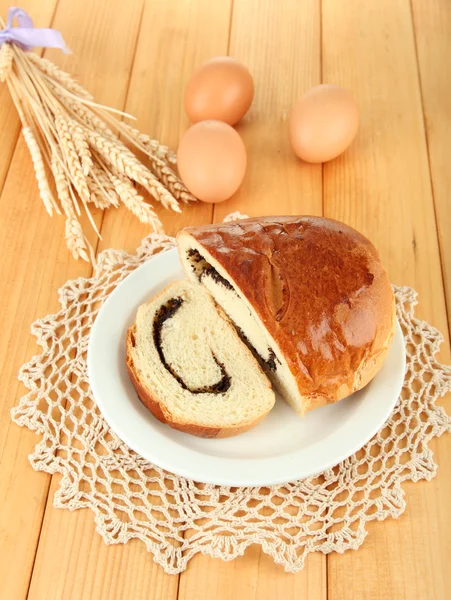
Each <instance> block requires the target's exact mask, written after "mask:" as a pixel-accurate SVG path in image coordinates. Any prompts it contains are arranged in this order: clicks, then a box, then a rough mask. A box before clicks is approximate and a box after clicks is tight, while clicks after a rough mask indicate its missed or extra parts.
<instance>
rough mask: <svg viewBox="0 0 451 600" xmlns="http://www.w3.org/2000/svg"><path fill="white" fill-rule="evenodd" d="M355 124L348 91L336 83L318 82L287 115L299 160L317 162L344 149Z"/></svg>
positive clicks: (355, 110)
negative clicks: (319, 83) (288, 115)
mask: <svg viewBox="0 0 451 600" xmlns="http://www.w3.org/2000/svg"><path fill="white" fill-rule="evenodd" d="M358 128H359V111H358V108H357V104H356V102H355V100H354V98H353V97H352V96H351V94H350V93H349V92H348V91H347V90H344V89H343V88H341V87H339V86H337V85H329V84H323V85H318V86H316V87H314V88H312V89H311V90H310V91H308V92H307V93H306V94H305V96H303V97H302V98H301V99H300V100H299V102H298V103H297V104H296V105H295V106H294V108H293V110H292V112H291V115H290V123H289V129H290V139H291V145H292V146H293V150H294V151H295V153H296V154H297V155H298V156H299V158H302V159H303V160H305V161H307V162H310V163H321V162H326V161H328V160H331V159H332V158H335V157H337V156H339V155H340V154H341V153H342V152H344V151H345V150H346V149H347V148H348V146H350V144H351V143H352V141H353V139H354V138H355V136H356V134H357V130H358Z"/></svg>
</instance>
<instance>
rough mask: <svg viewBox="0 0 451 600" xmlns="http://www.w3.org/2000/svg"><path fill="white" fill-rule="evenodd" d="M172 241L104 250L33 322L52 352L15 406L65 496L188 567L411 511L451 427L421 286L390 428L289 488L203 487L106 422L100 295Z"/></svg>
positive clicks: (118, 535)
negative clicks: (95, 350) (94, 374)
mask: <svg viewBox="0 0 451 600" xmlns="http://www.w3.org/2000/svg"><path fill="white" fill-rule="evenodd" d="M173 245H174V240H173V239H172V238H169V237H167V236H164V235H157V234H153V235H150V236H149V237H147V238H146V239H145V240H144V241H143V243H142V245H141V246H140V247H139V248H138V250H137V253H136V254H135V255H129V254H126V253H125V252H122V251H117V250H107V251H105V252H103V253H102V254H101V255H100V256H99V260H98V264H97V267H96V268H95V271H94V274H93V277H92V278H91V279H77V280H75V281H69V282H67V283H66V284H65V285H64V286H63V287H62V289H61V290H60V302H61V306H62V308H61V310H60V312H59V313H57V314H55V315H49V316H47V317H45V318H44V319H40V320H38V321H36V323H34V325H33V327H32V333H33V334H34V335H35V336H36V337H37V340H38V343H39V345H40V346H41V347H42V353H41V354H40V355H39V356H35V357H34V358H33V359H32V360H31V361H30V362H29V363H28V364H26V365H24V366H23V367H22V369H21V371H20V375H19V377H20V380H21V381H22V382H23V383H24V384H25V386H26V387H27V388H28V390H29V393H28V394H27V395H26V396H24V397H23V398H22V399H21V401H20V405H19V406H18V407H16V408H15V409H13V411H12V416H13V419H14V421H15V422H16V423H18V424H19V425H26V426H27V427H29V428H30V429H32V430H34V431H37V432H38V433H40V434H41V435H42V438H43V439H42V441H40V442H39V443H38V445H37V446H36V449H35V452H34V453H33V454H32V455H31V456H30V460H31V464H32V466H33V468H34V469H36V470H41V471H45V472H47V473H52V474H53V473H61V475H62V479H61V483H60V487H59V489H58V491H57V492H56V494H55V498H54V504H55V506H56V507H59V508H68V509H70V510H74V509H78V508H90V509H91V510H92V511H93V512H94V515H95V522H96V525H97V529H98V531H99V533H100V534H101V535H102V537H103V539H104V540H105V542H106V543H107V544H117V543H126V542H127V541H128V540H129V539H131V538H138V539H140V540H142V541H143V542H144V543H145V544H146V546H147V549H148V550H149V551H150V552H152V554H153V555H154V558H155V560H156V562H157V563H159V564H160V565H161V566H162V567H163V568H164V569H165V570H166V571H167V572H168V573H179V572H181V571H183V570H184V569H185V568H186V566H187V563H188V561H189V560H190V558H191V557H192V556H194V554H196V553H198V552H202V553H204V554H208V555H211V556H217V557H221V558H222V559H224V560H231V559H233V558H235V557H237V556H239V555H241V554H243V552H244V550H245V549H246V548H247V547H248V546H249V545H250V544H254V543H256V544H260V545H261V546H262V549H263V551H264V552H266V553H267V554H270V555H271V556H272V557H273V558H274V560H275V561H276V562H277V563H279V564H281V565H283V566H284V568H285V569H286V570H287V571H291V572H294V571H297V570H299V569H302V567H303V565H304V560H305V557H306V556H307V554H309V553H310V552H314V551H320V552H324V553H328V552H332V551H337V552H343V551H344V550H347V549H349V548H353V549H356V548H358V547H359V546H360V545H361V544H362V542H363V540H364V538H365V535H366V523H367V522H368V521H371V520H374V519H378V520H381V519H385V518H387V517H388V516H392V517H398V516H399V515H400V514H401V513H402V512H403V511H404V508H405V500H404V494H403V491H402V489H401V484H402V482H403V481H406V480H412V481H418V480H420V479H431V478H432V477H433V476H434V475H435V473H436V469H437V467H436V465H435V463H434V460H433V456H432V452H431V450H429V448H428V442H429V440H430V439H431V438H433V437H434V436H439V435H441V434H442V433H443V432H445V431H450V430H451V420H450V419H449V417H448V416H447V415H446V413H445V411H444V410H443V408H441V407H438V406H436V404H435V402H436V400H437V399H438V398H439V397H440V396H442V395H443V394H444V393H445V392H446V391H447V390H449V389H450V388H451V369H450V368H449V367H444V366H442V365H441V364H439V363H438V362H437V361H436V359H435V355H436V353H437V351H438V348H439V346H440V343H441V341H442V337H441V335H440V333H439V332H438V331H436V330H435V329H434V328H433V327H431V326H430V325H428V324H427V323H425V322H423V321H420V320H418V319H417V318H415V316H414V306H415V304H416V294H415V292H414V291H413V290H412V289H410V288H399V287H395V293H396V300H397V309H398V318H399V321H400V323H401V326H402V328H403V331H404V334H405V339H406V345H407V371H406V377H405V383H404V388H403V392H402V395H401V397H400V399H399V401H398V404H397V406H396V408H395V410H394V412H393V414H392V415H391V417H390V419H389V421H388V422H387V423H386V425H385V427H384V428H383V429H382V430H381V431H380V432H379V433H378V435H377V436H375V437H374V438H373V439H372V440H371V441H370V442H369V443H368V444H367V445H366V446H365V447H364V448H363V449H362V450H360V451H359V452H357V454H355V455H354V456H352V457H351V458H348V459H347V460H345V461H344V462H342V463H341V464H340V465H338V466H337V467H335V468H333V469H329V470H328V471H326V472H324V473H322V474H321V475H319V476H317V477H311V478H308V479H305V480H301V481H296V482H292V483H289V484H286V485H283V486H275V487H273V488H258V487H254V488H239V489H237V488H229V487H216V486H212V485H203V484H198V483H194V482H193V481H189V480H187V479H184V478H182V477H178V476H176V475H172V474H170V473H167V472H165V471H162V470H161V469H160V468H158V467H155V466H154V465H152V464H150V463H148V462H147V461H146V460H144V459H143V458H141V457H140V456H138V455H136V454H135V453H134V452H133V451H131V450H130V449H129V448H128V447H127V446H126V445H125V444H124V443H123V442H121V440H120V439H118V437H117V436H116V435H115V434H114V433H113V432H112V431H111V430H110V429H109V427H108V425H107V424H106V422H105V421H104V420H103V418H102V416H101V415H100V413H99V411H98V409H97V408H96V405H95V403H94V400H93V399H92V397H91V396H90V391H89V385H88V377H87V368H86V351H87V347H88V338H89V333H90V329H91V326H92V324H93V322H94V320H95V318H96V315H97V312H98V310H99V308H100V306H101V304H102V302H103V301H104V300H105V299H106V298H107V297H108V295H109V294H110V293H111V292H112V290H113V289H114V288H115V286H116V285H117V284H118V283H119V282H120V281H121V280H122V279H124V277H126V276H127V275H128V274H129V273H130V272H131V271H133V270H134V269H136V268H137V267H138V266H139V265H141V264H143V263H144V262H145V261H146V260H147V259H148V258H149V257H150V256H152V255H153V254H155V253H156V252H159V251H162V250H166V249H168V248H170V247H172V246H173Z"/></svg>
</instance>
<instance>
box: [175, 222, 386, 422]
mask: <svg viewBox="0 0 451 600" xmlns="http://www.w3.org/2000/svg"><path fill="white" fill-rule="evenodd" d="M177 242H178V247H179V253H180V258H181V262H182V265H183V267H184V269H185V271H186V273H187V275H188V277H189V278H190V279H191V280H192V281H197V282H200V283H201V284H202V286H203V287H205V288H206V289H207V290H208V291H209V292H210V293H211V294H212V296H213V298H214V299H215V301H216V302H217V303H218V304H219V305H220V306H221V307H222V308H223V309H224V311H225V312H226V314H227V315H228V316H229V317H230V319H231V320H232V322H233V323H234V324H235V326H236V328H237V331H238V332H239V334H240V335H241V337H242V339H243V340H244V341H245V342H246V343H247V344H248V346H249V347H250V348H251V349H252V351H253V352H254V354H255V355H256V356H258V357H259V361H260V363H261V364H262V365H263V367H264V369H265V371H266V373H267V375H268V377H269V378H270V379H271V381H272V382H273V384H274V385H275V387H276V388H277V389H278V390H279V391H280V393H281V395H282V396H283V397H284V399H285V400H286V401H287V402H288V403H289V404H290V405H291V406H292V407H293V408H294V409H295V410H296V411H297V412H298V413H300V414H303V413H305V412H306V411H308V410H311V409H313V408H317V407H319V406H322V405H323V404H327V403H331V402H336V401H337V400H341V399H342V398H345V397H346V396H349V395H350V394H352V393H353V392H355V391H357V390H359V389H361V388H362V387H364V386H365V385H366V384H367V383H368V382H369V381H370V380H371V379H372V378H373V377H374V375H375V374H376V373H377V371H378V370H379V369H380V367H381V365H382V364H383V361H384V359H385V356H386V355H387V352H388V349H389V347H390V343H391V341H392V338H393V334H394V330H395V302H394V296H393V291H392V288H391V285H390V282H389V280H388V277H387V273H386V272H385V270H384V267H383V266H382V264H381V261H380V259H379V256H378V254H377V251H376V249H375V248H374V246H373V245H372V244H371V242H370V241H369V240H368V239H366V238H365V237H364V236H363V235H361V234H360V233H358V232H357V231H355V230H354V229H352V228H351V227H349V226H347V225H345V224H343V223H339V222H337V221H333V220H331V219H325V218H319V217H259V218H254V219H244V220H242V221H237V222H233V223H227V224H220V225H207V226H201V227H191V228H187V229H185V230H183V231H181V232H180V233H179V234H178V236H177Z"/></svg>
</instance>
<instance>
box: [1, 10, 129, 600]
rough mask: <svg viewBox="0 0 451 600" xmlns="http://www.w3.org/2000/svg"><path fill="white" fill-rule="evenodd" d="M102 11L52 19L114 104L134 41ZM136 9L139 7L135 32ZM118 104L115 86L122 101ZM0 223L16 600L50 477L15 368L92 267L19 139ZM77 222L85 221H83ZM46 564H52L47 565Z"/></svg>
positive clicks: (8, 518) (7, 510)
mask: <svg viewBox="0 0 451 600" xmlns="http://www.w3.org/2000/svg"><path fill="white" fill-rule="evenodd" d="M135 4H136V3H135ZM109 5H110V6H111V3H109ZM129 6H130V8H129V14H132V10H131V8H132V6H133V3H131V4H130V3H129ZM69 7H70V9H69ZM117 8H119V3H117ZM139 8H140V7H139V5H138V9H139ZM104 12H105V6H104V5H102V4H101V3H100V2H99V3H96V6H95V7H90V11H87V10H86V6H82V5H81V3H80V4H77V8H75V7H74V5H73V4H72V3H71V2H69V1H67V0H65V1H61V2H60V3H59V6H58V10H57V13H56V16H55V20H54V24H55V26H56V27H58V28H60V29H61V30H62V31H64V34H65V37H66V40H67V42H68V44H69V45H70V46H71V47H72V49H73V50H74V51H75V52H74V55H71V56H70V57H68V58H67V59H65V60H66V61H73V63H74V62H75V61H76V60H79V61H80V64H79V67H78V73H79V74H80V76H82V75H84V74H86V81H88V84H90V87H91V89H93V91H94V92H95V93H97V95H98V98H99V100H100V101H104V102H108V101H110V102H111V103H114V102H118V101H119V102H120V96H119V93H118V92H117V89H116V88H117V86H118V85H119V80H118V77H119V74H120V73H121V72H122V73H124V74H125V75H127V76H128V73H129V70H130V67H131V63H132V58H133V52H132V50H133V48H134V46H133V45H132V43H131V41H132V40H131V38H130V32H129V25H130V23H129V22H128V21H127V18H126V17H125V16H123V18H122V20H121V22H120V23H119V22H118V21H117V20H116V19H115V18H114V16H113V15H111V17H110V20H111V22H108V19H107V18H106V17H105V16H104V15H103V13H104ZM84 13H85V14H84ZM139 14H140V11H139V10H138V12H137V15H136V17H135V21H136V30H137V28H138V21H139ZM96 15H97V16H96ZM101 19H102V21H103V23H105V24H106V26H107V27H108V26H109V31H108V29H103V32H102V30H100V31H99V32H97V34H96V35H94V30H91V31H90V27H94V24H93V21H95V20H97V22H100V20H101ZM130 21H131V19H130ZM41 24H42V23H41ZM74 24H76V25H77V27H74ZM116 28H117V30H116V35H115V37H116V38H120V37H121V36H120V35H119V34H124V37H123V39H124V42H123V45H122V46H120V45H118V42H117V39H114V38H111V37H110V35H111V33H114V31H115V29H116ZM76 30H78V31H80V30H81V31H86V32H90V35H88V34H87V35H86V37H84V36H78V37H77V35H76ZM66 32H67V35H66ZM108 39H109V40H110V43H108ZM127 48H129V51H128V52H127ZM116 49H117V50H116ZM127 54H128V59H127ZM90 55H91V56H90ZM102 55H103V56H104V57H105V59H107V60H108V61H110V63H109V64H110V66H109V67H108V68H107V64H106V62H105V65H104V67H103V69H102V70H103V73H106V74H107V76H108V79H107V81H102V80H100V79H99V80H97V81H96V79H95V77H93V76H92V74H91V67H90V63H91V62H92V61H94V62H95V61H98V57H99V56H102ZM75 56H76V57H77V58H75ZM61 58H62V55H61V53H60V54H57V53H56V51H55V52H52V59H55V60H57V61H59V60H61ZM127 60H128V62H126V61H127ZM82 61H83V62H82ZM124 62H125V64H123V63H124ZM73 63H71V64H73ZM65 64H69V63H66V62H65ZM127 81H128V79H127ZM110 91H111V93H110ZM124 101H125V93H124V90H122V104H123V103H124ZM1 108H3V107H1ZM0 112H1V110H0ZM99 216H100V215H99V214H98V215H97V216H96V218H97V219H98V218H99ZM0 223H1V227H2V236H1V237H0V255H1V257H2V261H1V263H0V272H1V277H2V281H3V288H2V296H1V299H0V303H1V315H2V323H4V325H3V332H2V333H3V336H2V338H3V343H2V345H1V349H0V365H1V371H2V392H3V393H2V395H1V397H0V403H1V421H0V440H1V442H0V443H1V446H0V448H1V462H0V521H1V535H0V579H1V581H2V597H5V598H7V599H8V600H9V599H11V600H20V599H21V598H25V597H26V594H27V589H28V585H29V579H30V575H31V569H32V567H33V561H34V558H35V553H36V546H37V542H38V538H39V534H40V529H41V522H42V517H43V513H44V508H45V504H46V500H47V493H48V486H49V482H50V478H49V477H48V476H47V475H45V474H43V473H37V472H35V471H33V470H32V468H31V466H30V464H29V462H28V459H27V455H28V454H29V453H30V452H31V451H32V450H33V447H34V445H35V444H36V443H37V441H38V438H37V437H36V435H34V434H33V433H31V432H30V431H29V430H27V429H25V428H19V427H17V426H16V425H14V424H12V423H11V420H10V417H9V411H10V409H11V407H12V406H13V404H14V403H15V402H16V401H17V399H18V397H19V396H21V395H22V394H23V393H24V388H23V387H22V386H21V385H19V383H18V381H17V371H18V369H19V367H20V365H21V364H23V363H24V362H25V361H26V360H27V359H29V358H30V357H31V356H32V355H33V354H34V353H35V352H36V351H37V348H36V345H35V343H34V338H32V337H31V336H30V324H31V323H32V322H33V321H34V320H35V319H36V318H38V317H43V316H45V315H46V314H48V313H49V312H52V311H55V310H57V309H58V296H57V290H58V288H59V287H60V286H61V285H62V284H63V283H64V282H65V281H66V280H67V279H71V278H76V277H78V276H87V275H89V274H90V272H91V267H90V265H87V264H86V263H82V262H76V261H74V260H73V259H72V258H71V256H70V254H69V252H68V251H67V249H66V243H65V239H64V222H63V220H62V219H59V218H56V217H55V218H53V219H50V218H49V217H48V215H47V213H46V212H45V210H44V208H43V206H42V203H41V201H40V199H39V195H38V190H37V185H36V180H35V177H34V172H33V167H32V164H31V159H30V157H29V154H28V151H27V149H26V147H25V144H24V143H23V141H22V140H21V139H20V140H19V142H18V144H17V147H16V150H15V152H14V155H13V158H12V161H11V165H10V168H9V172H8V177H7V179H6V181H5V185H4V189H3V193H2V195H1V201H0ZM84 225H85V226H87V224H86V220H85V222H84ZM93 241H94V240H93ZM50 504H51V503H50ZM52 569H53V570H54V569H55V565H54V564H53V565H52Z"/></svg>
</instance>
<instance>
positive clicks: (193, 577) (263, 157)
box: [179, 0, 327, 600]
mask: <svg viewBox="0 0 451 600" xmlns="http://www.w3.org/2000/svg"><path fill="white" fill-rule="evenodd" d="M319 16H320V15H319V2H317V1H316V0H305V1H303V2H298V1H296V0H293V1H290V2H288V1H287V2H285V3H284V7H283V10H280V7H279V5H278V4H277V3H275V2H271V0H265V1H257V0H252V1H248V0H238V1H237V0H235V2H234V7H233V15H232V30H231V39H230V49H229V53H230V55H231V56H234V57H235V58H237V59H238V60H241V61H242V62H244V64H246V65H247V66H248V67H249V69H250V71H251V73H252V75H253V77H254V79H255V90H256V91H255V98H254V102H253V104H252V107H251V110H250V112H249V114H248V115H247V116H246V117H245V119H244V120H243V122H242V123H241V124H240V125H239V126H238V131H239V132H240V134H241V135H242V137H243V140H244V143H245V145H246V149H247V154H248V168H247V173H246V177H245V180H244V182H243V185H242V187H241V189H240V190H239V192H238V193H237V194H236V195H235V196H234V197H233V198H231V199H230V200H228V201H226V202H223V203H221V204H217V205H215V221H216V222H219V221H222V220H223V218H224V217H225V216H226V215H227V214H229V213H231V212H233V211H235V210H239V211H241V212H242V213H246V214H249V215H250V216H257V215H271V214H300V213H301V214H302V213H303V214H321V211H322V187H321V166H318V165H316V166H311V165H307V164H305V163H301V162H300V161H298V160H297V159H296V157H295V156H294V154H293V152H292V150H291V147H290V143H289V139H288V126H287V117H288V114H289V111H290V108H291V106H292V105H293V103H294V102H295V100H296V99H297V98H298V97H299V96H300V95H301V94H302V93H303V92H305V91H306V90H307V89H309V88H310V87H311V86H313V85H316V84H317V83H319V82H320V30H319ZM326 587H327V586H326V558H325V557H324V556H323V555H320V554H317V555H314V556H310V557H309V558H308V559H307V562H306V566H305V568H304V570H303V571H301V572H299V573H296V574H295V575H292V574H287V573H285V571H284V570H283V569H282V568H281V567H279V566H276V565H275V564H274V562H273V559H272V558H271V557H269V556H267V555H265V554H264V553H263V552H262V550H261V549H260V547H258V546H254V547H252V548H250V549H248V550H247V551H246V553H245V554H244V556H242V557H240V558H238V559H236V560H234V561H232V562H228V563H223V562H222V561H220V560H219V559H212V558H209V557H206V556H201V555H198V556H196V557H194V558H193V559H192V560H191V562H190V564H189V565H188V569H187V571H186V572H185V573H182V575H181V577H180V592H179V598H180V599H181V600H201V599H204V598H205V599H210V598H215V599H216V600H226V599H227V600H231V599H232V598H246V599H249V600H250V599H252V598H258V599H259V600H260V599H264V598H268V599H271V600H272V599H273V598H283V599H284V600H289V599H291V598H292V599H296V600H297V599H299V598H312V600H313V599H314V600H320V599H321V598H325V597H326Z"/></svg>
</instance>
